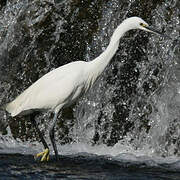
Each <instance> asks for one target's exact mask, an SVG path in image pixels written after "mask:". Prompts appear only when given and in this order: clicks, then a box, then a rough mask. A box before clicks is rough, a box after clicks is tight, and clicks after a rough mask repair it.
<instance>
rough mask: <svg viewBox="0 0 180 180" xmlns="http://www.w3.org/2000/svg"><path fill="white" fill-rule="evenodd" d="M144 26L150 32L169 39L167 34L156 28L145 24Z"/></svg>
mask: <svg viewBox="0 0 180 180" xmlns="http://www.w3.org/2000/svg"><path fill="white" fill-rule="evenodd" d="M145 28H146V29H148V30H149V31H150V32H152V33H155V34H158V35H160V36H162V37H165V38H170V39H171V37H169V36H167V35H165V34H163V33H161V32H160V31H157V30H156V29H154V28H153V27H151V26H146V27H145Z"/></svg>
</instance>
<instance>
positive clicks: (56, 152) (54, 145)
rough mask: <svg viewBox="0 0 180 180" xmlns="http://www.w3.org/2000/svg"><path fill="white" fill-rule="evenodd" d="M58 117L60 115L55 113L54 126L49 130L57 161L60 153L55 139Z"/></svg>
mask: <svg viewBox="0 0 180 180" xmlns="http://www.w3.org/2000/svg"><path fill="white" fill-rule="evenodd" d="M57 115H58V114H57V113H54V118H53V122H52V126H51V127H50V130H49V137H50V140H51V143H52V146H53V149H54V153H55V157H56V160H58V151H57V146H56V143H55V139H54V127H55V125H56V121H57Z"/></svg>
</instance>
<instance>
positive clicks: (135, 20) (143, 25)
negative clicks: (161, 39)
mask: <svg viewBox="0 0 180 180" xmlns="http://www.w3.org/2000/svg"><path fill="white" fill-rule="evenodd" d="M125 21H127V23H128V25H129V26H130V27H131V29H141V30H144V31H147V32H151V33H155V34H159V35H162V34H161V33H160V32H158V31H157V30H155V29H154V28H152V27H151V26H149V25H148V23H147V22H145V21H144V20H143V19H141V18H139V17H131V18H128V19H127V20H125Z"/></svg>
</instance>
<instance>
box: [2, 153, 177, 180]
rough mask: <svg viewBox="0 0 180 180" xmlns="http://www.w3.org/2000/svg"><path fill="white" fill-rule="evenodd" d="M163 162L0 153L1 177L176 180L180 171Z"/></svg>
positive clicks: (87, 155) (94, 156)
mask: <svg viewBox="0 0 180 180" xmlns="http://www.w3.org/2000/svg"><path fill="white" fill-rule="evenodd" d="M171 166H172V165H168V164H166V163H164V164H161V166H153V165H152V166H151V167H148V166H147V165H146V163H145V162H142V163H140V162H130V161H129V162H128V161H126V162H122V161H117V160H113V159H111V158H109V157H105V156H96V155H91V154H76V155H69V156H59V161H57V162H56V161H54V160H51V161H50V162H48V163H46V162H45V163H41V162H35V161H34V158H33V156H32V155H22V154H0V177H1V179H5V180H6V179H17V178H18V179H65V180H70V179H83V180H85V179H88V180H98V179H108V180H116V179H121V180H125V179H126V180H127V179H128V180H160V179H163V180H168V179H171V180H173V179H174V180H175V179H176V180H177V179H179V178H180V171H179V170H176V169H172V167H171Z"/></svg>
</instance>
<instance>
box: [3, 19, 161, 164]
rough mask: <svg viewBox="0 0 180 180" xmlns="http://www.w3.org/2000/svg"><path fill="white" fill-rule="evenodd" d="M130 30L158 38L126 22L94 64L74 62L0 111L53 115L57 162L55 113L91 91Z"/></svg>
mask: <svg viewBox="0 0 180 180" xmlns="http://www.w3.org/2000/svg"><path fill="white" fill-rule="evenodd" d="M131 29H141V30H144V31H148V32H152V33H157V34H160V33H159V32H157V31H155V30H153V29H152V28H150V27H149V25H148V24H147V23H146V22H145V21H144V20H142V19H141V18H139V17H131V18H128V19H126V20H124V21H123V22H122V23H121V24H120V25H119V26H118V27H117V28H116V30H115V31H114V33H113V35H112V37H111V40H110V43H109V45H108V46H107V48H106V50H105V51H104V52H103V53H102V54H100V55H99V56H98V57H97V58H95V59H94V60H93V61H90V62H85V61H76V62H72V63H69V64H66V65H64V66H61V67H59V68H57V69H54V70H52V71H50V72H49V73H47V74H45V75H44V76H43V77H41V78H40V79H39V80H37V81H36V82H35V83H34V84H32V85H31V86H30V87H29V88H27V89H26V90H25V91H24V92H23V93H22V94H20V95H19V96H18V97H17V98H16V99H15V100H13V101H12V102H10V103H8V104H6V105H4V106H3V108H4V109H5V110H6V111H7V112H9V113H10V114H11V116H13V117H14V116H17V115H26V114H30V113H32V114H33V112H36V111H52V112H54V118H53V123H52V126H51V128H50V130H49V136H50V140H51V143H52V145H53V149H54V152H55V157H56V159H58V151H57V147H56V143H55V140H54V127H55V124H56V121H57V116H58V113H59V112H60V110H62V109H63V108H64V107H67V106H70V105H71V104H72V103H73V102H75V101H76V100H77V99H78V98H79V97H80V96H81V95H82V94H84V93H85V92H87V90H88V89H89V88H91V87H92V85H93V84H94V82H95V81H96V80H97V78H98V77H99V76H100V74H101V73H102V72H103V70H104V69H105V67H106V66H107V64H108V63H109V62H110V60H111V58H112V57H113V55H114V54H115V53H116V51H117V49H118V45H119V41H120V38H121V37H122V36H123V35H124V33H125V32H127V31H129V30H131ZM31 117H32V118H31V121H32V123H33V124H34V126H35V127H36V129H37V131H38V133H39V136H40V138H41V141H42V143H43V146H44V148H45V150H44V152H42V153H39V154H37V155H36V157H39V156H42V158H41V161H48V160H49V147H48V145H47V143H46V141H45V140H44V138H43V136H42V134H41V132H40V130H39V129H38V126H37V124H36V121H35V120H34V116H31Z"/></svg>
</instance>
